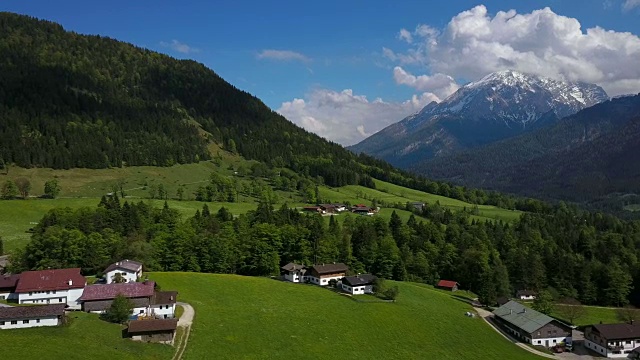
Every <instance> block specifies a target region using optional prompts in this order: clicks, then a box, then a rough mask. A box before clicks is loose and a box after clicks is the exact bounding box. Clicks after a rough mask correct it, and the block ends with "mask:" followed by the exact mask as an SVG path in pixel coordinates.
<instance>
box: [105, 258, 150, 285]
mask: <svg viewBox="0 0 640 360" xmlns="http://www.w3.org/2000/svg"><path fill="white" fill-rule="evenodd" d="M117 274H120V275H121V276H122V279H123V280H124V282H127V283H129V282H136V281H138V279H140V278H142V264H141V263H139V262H137V261H132V260H122V261H118V262H116V263H113V264H111V265H109V266H108V267H107V268H106V269H105V270H104V276H105V279H106V281H107V284H111V283H113V282H115V281H114V279H115V278H116V276H117Z"/></svg>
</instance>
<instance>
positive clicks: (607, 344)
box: [584, 323, 640, 358]
mask: <svg viewBox="0 0 640 360" xmlns="http://www.w3.org/2000/svg"><path fill="white" fill-rule="evenodd" d="M584 346H585V347H586V348H587V349H591V350H593V351H595V352H597V353H598V354H600V355H602V356H606V357H610V358H626V357H628V356H629V354H633V355H636V353H637V351H636V352H635V353H634V350H636V349H638V350H640V325H635V324H633V323H631V324H598V325H592V326H588V327H587V328H586V329H585V330H584ZM633 355H632V356H633ZM636 358H637V357H636Z"/></svg>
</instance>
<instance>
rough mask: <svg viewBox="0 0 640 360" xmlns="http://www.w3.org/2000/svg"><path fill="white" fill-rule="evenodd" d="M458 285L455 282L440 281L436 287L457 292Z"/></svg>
mask: <svg viewBox="0 0 640 360" xmlns="http://www.w3.org/2000/svg"><path fill="white" fill-rule="evenodd" d="M458 286H460V284H458V283H457V282H456V281H451V280H440V281H438V285H436V287H437V288H438V289H443V290H449V291H458Z"/></svg>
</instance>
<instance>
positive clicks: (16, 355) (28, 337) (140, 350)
mask: <svg viewBox="0 0 640 360" xmlns="http://www.w3.org/2000/svg"><path fill="white" fill-rule="evenodd" d="M70 317H71V318H72V319H71V324H70V325H68V326H64V327H41V328H30V329H16V330H1V331H0V344H2V355H3V358H5V359H27V360H29V359H69V360H73V359H78V360H84V359H120V360H126V359H132V360H143V359H149V360H151V359H170V358H171V356H172V354H173V347H171V346H169V345H159V344H145V343H141V342H134V341H131V340H129V339H123V338H122V332H121V331H122V330H121V329H122V327H121V326H120V325H116V324H109V323H106V322H104V321H102V320H99V319H98V315H95V314H86V313H82V312H74V313H71V314H70Z"/></svg>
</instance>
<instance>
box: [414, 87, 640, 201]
mask: <svg viewBox="0 0 640 360" xmlns="http://www.w3.org/2000/svg"><path fill="white" fill-rule="evenodd" d="M639 150H640V95H636V96H627V97H622V98H617V99H613V100H611V101H607V102H604V103H601V104H598V105H595V106H593V107H591V108H588V109H585V110H582V111H581V112H579V113H577V114H575V115H573V116H569V117H567V118H565V119H563V120H561V121H560V122H559V123H558V124H556V125H553V126H550V127H546V128H543V129H540V130H538V131H536V132H533V133H530V134H526V135H522V136H519V137H517V138H513V139H509V140H505V141H502V142H499V143H495V144H491V145H488V146H485V147H482V148H479V149H474V150H473V151H465V152H462V153H460V154H456V155H453V156H449V157H443V158H440V159H432V160H429V161H426V162H424V163H422V164H419V165H416V166H415V167H414V170H416V171H417V172H420V173H423V174H426V175H428V176H430V177H433V178H436V179H446V180H452V181H456V182H458V183H462V184H465V185H468V186H478V187H485V188H490V189H496V190H500V191H508V192H512V193H517V194H520V195H528V196H536V197H546V198H555V199H566V200H572V201H579V202H582V201H589V200H593V199H595V198H598V197H602V196H606V195H608V194H610V193H615V192H640V185H639V184H640V162H639V161H638V160H637V156H636V154H638V151H639Z"/></svg>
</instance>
